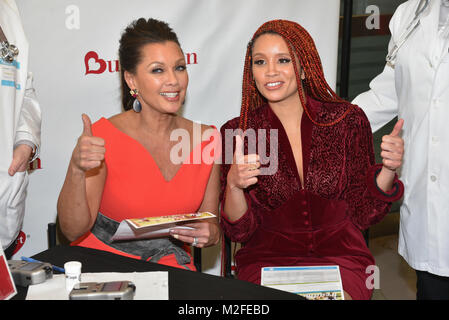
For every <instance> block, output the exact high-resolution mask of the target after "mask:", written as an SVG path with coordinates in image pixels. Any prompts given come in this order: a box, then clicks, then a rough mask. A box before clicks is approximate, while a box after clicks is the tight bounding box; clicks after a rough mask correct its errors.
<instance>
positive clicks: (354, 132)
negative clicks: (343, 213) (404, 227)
mask: <svg viewBox="0 0 449 320" xmlns="http://www.w3.org/2000/svg"><path fill="white" fill-rule="evenodd" d="M354 109H355V111H354V113H355V116H354V114H353V115H351V116H348V117H349V118H350V119H349V125H348V134H347V139H346V165H345V170H346V176H347V184H346V188H345V192H344V195H343V198H344V200H345V201H346V203H347V205H348V215H349V217H350V219H351V220H352V222H353V223H354V224H355V225H356V226H357V227H358V228H360V229H362V230H363V229H366V228H368V227H370V226H371V225H373V224H376V223H378V222H380V221H381V220H382V219H383V218H384V216H385V215H386V214H387V213H388V212H389V210H390V207H391V203H392V202H394V201H397V200H399V199H400V198H401V197H402V195H403V193H404V186H403V184H402V182H401V181H400V180H398V177H397V175H396V176H395V178H394V181H393V187H392V190H391V191H389V192H383V191H382V190H381V189H380V188H379V187H377V183H376V177H377V174H378V173H379V171H380V169H381V168H382V165H381V164H375V160H374V159H375V158H374V151H373V137H372V133H371V127H370V124H369V122H368V119H367V117H366V115H365V113H364V112H363V111H362V110H361V109H360V108H358V107H355V108H354Z"/></svg>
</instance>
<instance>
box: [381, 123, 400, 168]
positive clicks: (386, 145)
mask: <svg viewBox="0 0 449 320" xmlns="http://www.w3.org/2000/svg"><path fill="white" fill-rule="evenodd" d="M403 125H404V119H399V120H398V122H396V124H395V126H394V128H393V131H391V133H390V134H388V135H385V136H383V137H382V143H381V144H380V148H381V152H380V156H381V157H382V164H383V166H384V167H386V168H387V169H390V170H392V171H395V170H396V169H397V168H399V167H400V166H401V164H402V158H403V156H404V140H402V138H401V137H400V136H399V132H400V131H401V130H402V126H403Z"/></svg>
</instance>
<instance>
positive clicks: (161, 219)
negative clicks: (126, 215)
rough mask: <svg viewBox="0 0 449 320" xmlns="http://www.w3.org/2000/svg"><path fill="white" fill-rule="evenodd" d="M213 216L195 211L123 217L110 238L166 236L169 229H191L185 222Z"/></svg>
mask: <svg viewBox="0 0 449 320" xmlns="http://www.w3.org/2000/svg"><path fill="white" fill-rule="evenodd" d="M215 217H216V216H215V215H214V214H212V213H210V212H196V213H186V214H175V215H168V216H158V217H147V218H135V219H125V220H123V221H122V222H121V223H120V225H119V227H118V229H117V231H116V232H115V234H114V235H113V236H112V238H111V240H112V241H119V240H137V239H150V238H160V237H166V236H168V235H169V232H170V229H177V228H184V229H192V228H190V227H188V226H185V224H187V223H192V222H196V221H199V220H204V219H210V218H215Z"/></svg>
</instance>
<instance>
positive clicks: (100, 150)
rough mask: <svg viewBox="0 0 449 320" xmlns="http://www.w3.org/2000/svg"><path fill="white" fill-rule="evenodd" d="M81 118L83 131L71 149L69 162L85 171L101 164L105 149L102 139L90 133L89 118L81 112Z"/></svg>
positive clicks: (90, 124)
mask: <svg viewBox="0 0 449 320" xmlns="http://www.w3.org/2000/svg"><path fill="white" fill-rule="evenodd" d="M82 120H83V133H82V134H81V136H80V137H79V138H78V142H77V144H76V146H75V149H74V150H73V154H72V159H71V162H72V164H73V165H74V166H75V167H76V168H77V169H79V170H81V171H83V172H86V171H88V170H91V169H94V168H97V167H99V166H100V165H101V162H102V161H103V160H104V154H105V152H106V149H105V147H104V139H102V138H100V137H94V136H93V135H92V123H91V121H90V118H89V117H88V116H87V115H86V114H83V115H82Z"/></svg>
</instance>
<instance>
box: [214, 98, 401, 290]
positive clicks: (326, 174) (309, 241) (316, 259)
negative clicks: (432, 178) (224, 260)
mask: <svg viewBox="0 0 449 320" xmlns="http://www.w3.org/2000/svg"><path fill="white" fill-rule="evenodd" d="M348 106H349V104H348V103H322V102H319V101H316V100H313V99H312V98H310V97H308V99H307V106H306V107H307V108H308V110H309V111H310V112H311V115H312V117H313V119H315V120H317V121H318V122H320V123H328V122H330V121H332V120H334V119H336V118H338V117H339V116H340V115H341V114H343V113H344V112H345V110H347V108H348ZM238 125H239V118H234V119H232V120H230V121H228V122H227V123H225V124H224V125H223V126H222V128H221V134H222V137H223V139H222V141H223V143H224V144H226V145H223V150H226V149H225V148H226V147H228V148H229V143H226V139H225V138H224V137H225V136H226V130H227V129H228V133H229V131H230V130H229V129H237V128H238ZM247 128H252V129H254V130H255V131H256V132H258V129H266V137H267V138H266V144H267V147H266V149H267V155H268V153H269V152H270V150H271V152H274V150H275V149H276V143H275V141H270V134H269V130H270V129H277V132H278V139H277V140H278V143H277V148H278V152H277V153H276V154H277V156H278V158H277V160H278V168H277V171H276V172H275V173H274V174H272V175H261V176H259V177H258V182H257V183H256V184H255V185H253V186H250V187H248V188H247V189H246V190H245V198H246V200H247V203H248V210H247V212H246V213H245V214H244V215H243V216H242V217H241V218H240V219H239V220H238V221H234V222H230V221H229V220H228V219H227V215H226V212H224V210H223V208H224V198H225V194H224V193H225V189H226V181H227V180H226V177H227V174H228V171H229V169H230V164H226V161H225V159H224V158H223V165H222V172H221V185H222V192H221V201H222V210H221V212H222V219H221V226H222V228H223V230H224V232H225V234H226V235H227V236H228V237H229V238H230V239H231V240H232V241H234V242H240V243H242V248H241V249H240V250H239V251H238V252H237V254H236V257H235V261H236V267H237V274H238V278H239V279H242V280H247V281H250V282H254V283H260V269H261V268H262V267H267V266H292V265H302V266H304V265H339V266H340V273H341V276H342V280H343V287H344V290H345V291H347V292H348V293H349V294H350V295H351V296H352V298H354V299H369V297H370V296H371V290H369V289H368V288H366V285H365V280H366V278H367V276H369V274H366V267H367V266H369V265H374V258H373V257H372V255H371V253H370V251H369V249H368V248H367V246H366V244H365V241H364V238H363V234H362V232H361V230H363V229H365V228H368V227H369V226H371V225H373V224H375V223H377V222H379V221H380V220H381V219H382V218H383V217H384V216H385V214H386V213H388V211H389V209H390V206H391V203H392V202H393V201H396V200H398V199H400V198H401V197H402V194H403V184H402V183H401V182H400V181H399V180H397V177H396V178H395V181H394V185H393V189H392V190H391V191H390V192H388V193H385V192H382V191H381V190H380V189H379V188H378V187H377V185H376V182H375V179H376V175H377V173H378V171H379V170H380V168H381V165H376V164H375V162H374V152H373V142H372V133H371V128H370V125H369V122H368V120H367V118H366V116H365V114H364V113H363V111H362V110H361V109H360V108H358V107H357V106H352V109H351V111H350V112H349V113H348V115H347V116H346V117H345V118H344V119H343V120H342V121H340V122H339V123H337V124H335V125H333V126H329V127H321V126H316V125H314V124H313V123H312V122H311V121H310V119H309V118H308V117H307V115H306V114H305V113H303V116H302V120H301V139H302V149H303V150H302V152H303V177H304V189H302V187H301V182H300V178H299V174H298V171H297V167H296V163H295V160H294V156H293V153H292V149H291V146H290V143H289V140H288V137H287V134H286V132H285V130H284V128H283V126H282V124H281V122H280V120H279V119H278V118H277V116H276V115H275V114H274V112H273V111H272V110H271V108H270V107H269V106H268V105H265V106H263V107H260V108H259V109H257V110H254V111H252V112H251V113H250V114H249V116H248V126H247ZM247 142H248V141H247V140H246V139H245V150H246V152H247V148H248V144H247ZM270 148H271V149H270ZM225 154H226V152H223V157H224V156H225ZM245 154H246V153H245Z"/></svg>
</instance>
